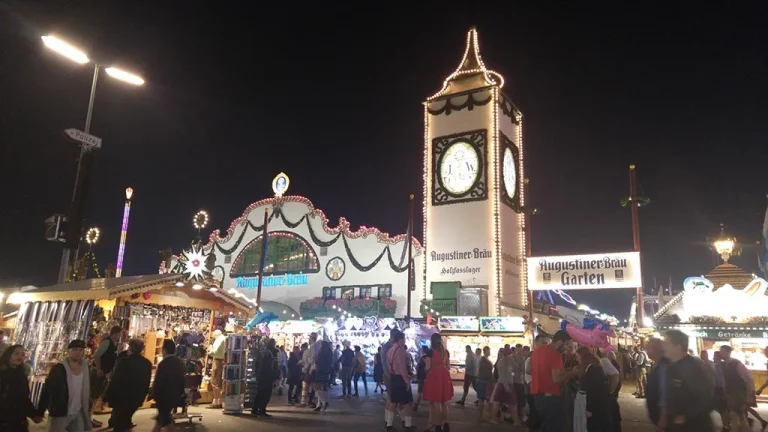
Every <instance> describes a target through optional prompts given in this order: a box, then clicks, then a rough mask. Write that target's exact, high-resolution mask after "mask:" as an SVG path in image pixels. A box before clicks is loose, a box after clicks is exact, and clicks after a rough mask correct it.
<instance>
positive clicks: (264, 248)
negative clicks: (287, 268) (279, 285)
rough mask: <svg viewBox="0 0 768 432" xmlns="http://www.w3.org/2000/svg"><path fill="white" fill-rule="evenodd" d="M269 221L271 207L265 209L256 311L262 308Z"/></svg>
mask: <svg viewBox="0 0 768 432" xmlns="http://www.w3.org/2000/svg"><path fill="white" fill-rule="evenodd" d="M268 222H269V208H265V209H264V225H263V226H264V233H263V234H262V240H261V263H260V264H259V285H258V288H257V289H256V313H259V309H260V308H261V282H262V279H263V276H264V267H266V264H267V232H268V231H267V223H268Z"/></svg>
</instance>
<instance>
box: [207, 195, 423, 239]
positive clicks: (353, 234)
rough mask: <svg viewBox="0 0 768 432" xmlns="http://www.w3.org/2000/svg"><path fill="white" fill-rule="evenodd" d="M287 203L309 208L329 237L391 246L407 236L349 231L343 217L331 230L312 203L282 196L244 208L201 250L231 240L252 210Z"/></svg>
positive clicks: (211, 237)
mask: <svg viewBox="0 0 768 432" xmlns="http://www.w3.org/2000/svg"><path fill="white" fill-rule="evenodd" d="M287 202H297V203H301V204H304V205H306V206H307V207H309V213H308V215H309V217H311V218H315V217H320V219H321V221H322V224H321V226H322V228H323V231H325V233H326V234H328V235H331V236H332V235H337V234H339V233H340V232H343V233H344V236H345V237H347V238H352V239H354V238H361V237H362V238H367V237H368V236H370V235H374V236H376V240H377V241H378V242H379V243H382V244H390V245H391V244H396V243H399V242H401V241H403V240H405V238H406V237H407V234H399V235H396V236H394V237H390V236H389V234H388V233H385V232H382V231H380V230H379V229H378V228H375V227H370V228H369V227H366V226H361V227H360V229H359V230H357V231H351V230H350V229H349V226H350V224H349V221H347V219H346V218H343V217H341V218H339V224H338V226H336V227H335V228H331V227H330V226H329V225H328V222H329V219H328V217H326V216H325V213H323V211H322V210H320V209H317V208H315V206H314V205H313V204H312V201H310V200H309V199H307V198H304V197H302V196H297V195H290V196H284V197H279V198H277V197H276V198H266V199H263V200H260V201H256V202H254V203H253V204H251V205H249V206H248V207H246V208H245V211H243V214H242V215H241V216H240V217H238V218H237V219H235V220H234V221H232V223H231V224H230V225H229V228H227V235H226V237H221V236H220V233H221V231H220V230H218V229H216V230H214V231H213V232H212V233H211V235H210V236H209V237H208V244H206V245H205V246H203V248H204V249H208V248H211V247H213V244H214V243H219V244H223V243H227V242H228V241H229V240H231V239H232V235H233V234H234V232H235V228H236V227H237V226H238V225H240V224H242V223H244V222H247V220H248V215H250V213H251V212H252V211H253V210H255V209H257V208H259V207H262V206H265V205H273V206H274V205H275V204H277V205H282V204H284V203H287ZM412 241H413V246H414V248H415V249H417V251H418V252H420V253H423V252H424V248H423V247H422V246H421V243H419V241H418V240H417V239H416V238H415V237H414V238H412Z"/></svg>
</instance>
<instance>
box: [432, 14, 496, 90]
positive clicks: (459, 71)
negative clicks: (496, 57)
mask: <svg viewBox="0 0 768 432" xmlns="http://www.w3.org/2000/svg"><path fill="white" fill-rule="evenodd" d="M480 74H482V76H483V78H484V79H485V82H486V84H487V85H488V86H498V88H502V87H504V77H503V76H501V74H499V73H498V72H495V71H493V70H490V69H488V68H486V67H485V63H483V58H482V57H481V56H480V42H479V40H478V36H477V28H476V27H475V26H472V27H470V29H469V31H468V32H467V42H466V47H465V48H464V56H462V58H461V62H460V63H459V66H458V67H457V68H456V70H455V71H453V73H452V74H450V75H448V78H446V79H445V80H444V81H443V88H442V89H440V91H439V92H437V93H435V94H433V95H432V96H430V97H428V98H427V102H429V101H432V100H435V99H437V98H439V97H441V96H445V95H447V94H452V93H455V92H454V91H452V90H451V83H453V82H455V81H456V80H459V79H462V78H467V77H470V76H472V75H480Z"/></svg>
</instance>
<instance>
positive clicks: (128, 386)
mask: <svg viewBox="0 0 768 432" xmlns="http://www.w3.org/2000/svg"><path fill="white" fill-rule="evenodd" d="M142 351H144V342H142V341H141V340H139V339H131V341H130V342H129V343H128V351H127V352H128V355H126V356H123V357H122V358H120V360H119V361H118V362H117V365H116V366H115V370H114V372H113V374H112V379H111V380H110V382H109V387H107V391H106V393H105V397H104V400H105V402H107V403H108V404H109V406H111V407H112V418H111V419H110V425H111V426H112V427H113V428H114V429H115V432H124V431H127V430H130V429H131V427H132V425H133V423H132V421H131V418H132V417H133V414H134V413H135V412H136V410H138V409H139V407H141V405H142V404H143V403H144V400H145V399H146V398H147V390H149V381H150V379H151V378H152V362H150V361H149V360H147V359H146V358H144V356H142V355H141V352H142Z"/></svg>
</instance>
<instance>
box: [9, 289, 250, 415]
mask: <svg viewBox="0 0 768 432" xmlns="http://www.w3.org/2000/svg"><path fill="white" fill-rule="evenodd" d="M8 302H9V303H12V304H19V305H20V309H19V317H18V322H19V328H18V330H17V331H16V333H15V335H14V343H19V344H21V345H24V347H25V348H26V349H27V352H29V353H30V361H31V363H32V367H33V376H32V382H33V390H34V389H36V388H37V387H40V384H37V383H42V382H43V381H44V380H45V376H46V375H47V373H48V371H49V370H50V368H51V366H53V365H54V364H55V363H57V362H58V361H60V360H61V359H62V358H63V357H64V356H65V354H66V346H67V344H68V343H69V341H70V340H72V339H84V340H88V339H89V333H90V334H91V335H92V336H93V335H98V336H96V337H91V338H90V339H91V343H89V346H90V347H95V346H97V345H98V342H99V339H98V337H101V335H103V334H104V333H107V332H108V330H109V328H111V327H112V326H114V325H119V326H121V327H122V328H123V329H124V330H125V333H124V338H123V339H125V340H127V337H136V338H141V339H143V340H144V342H145V357H146V358H147V359H149V360H150V361H151V362H152V364H153V365H157V363H159V362H160V361H161V360H162V344H163V341H164V340H165V339H173V340H174V341H175V342H176V343H177V344H178V345H179V346H180V348H181V349H180V355H181V356H182V357H183V358H184V360H185V361H186V364H187V366H188V372H189V374H190V375H191V376H192V377H193V380H195V381H196V382H197V381H199V383H198V384H197V386H198V387H199V388H200V392H199V393H200V394H199V396H200V400H201V401H202V402H206V401H209V400H210V395H209V394H207V393H208V392H207V385H206V383H207V382H208V379H207V378H205V379H203V378H202V377H201V376H200V375H201V371H202V365H203V364H204V363H205V360H206V357H207V354H206V350H205V348H204V346H205V344H204V342H205V341H206V340H207V339H208V338H209V334H210V331H211V329H212V326H213V325H214V322H215V318H216V316H217V315H225V314H228V313H229V312H231V311H250V310H252V305H251V304H250V303H247V302H245V301H242V300H239V299H236V298H234V297H232V296H230V295H228V294H226V293H223V292H220V291H218V290H217V289H216V288H215V287H206V288H204V287H203V286H202V284H201V283H188V284H187V283H185V282H184V276H183V275H149V276H131V277H123V278H107V279H89V280H83V281H78V282H72V283H67V284H62V285H56V286H53V287H49V288H41V289H38V290H35V291H33V292H23V293H14V294H13V295H11V296H10V298H9V299H8ZM125 340H124V341H121V342H125ZM121 345H122V343H121ZM86 355H87V356H90V355H92V349H87V350H86ZM35 396H39V395H35ZM33 400H35V401H36V398H35V397H33Z"/></svg>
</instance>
